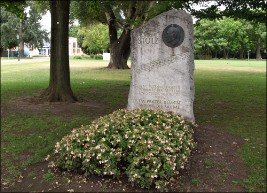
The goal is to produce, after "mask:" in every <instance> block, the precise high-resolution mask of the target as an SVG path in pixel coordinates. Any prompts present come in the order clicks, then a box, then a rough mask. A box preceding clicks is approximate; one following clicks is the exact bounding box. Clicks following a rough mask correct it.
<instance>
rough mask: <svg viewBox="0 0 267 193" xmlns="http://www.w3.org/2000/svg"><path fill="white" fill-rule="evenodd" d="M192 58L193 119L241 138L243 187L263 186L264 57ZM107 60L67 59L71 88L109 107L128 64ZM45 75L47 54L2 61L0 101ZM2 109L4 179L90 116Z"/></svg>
mask: <svg viewBox="0 0 267 193" xmlns="http://www.w3.org/2000/svg"><path fill="white" fill-rule="evenodd" d="M195 64H196V69H195V88H196V96H195V103H194V113H195V118H196V123H197V124H198V125H208V126H213V127H216V128H220V129H222V130H225V131H227V132H230V133H231V134H234V135H237V136H240V137H242V138H243V139H245V140H246V143H245V144H244V145H243V146H242V148H241V149H240V152H239V154H240V157H242V159H244V161H245V163H246V165H247V169H248V172H249V176H248V177H247V178H246V179H244V180H243V182H241V183H242V184H243V185H244V186H245V187H246V189H247V191H265V189H266V66H265V65H266V61H263V60H262V61H255V60H250V61H246V60H243V61H241V60H196V61H195ZM106 66H107V62H106V61H101V60H75V59H71V60H70V68H71V84H72V88H73V91H74V93H75V94H77V95H78V96H84V97H88V98H90V99H92V100H95V101H97V102H99V103H101V104H103V105H105V106H107V107H108V109H109V110H107V113H109V111H111V110H114V109H116V108H118V106H121V104H124V106H126V104H127V97H125V95H122V94H121V92H120V89H121V88H125V87H129V85H130V70H108V69H105V68H104V67H106ZM48 81H49V61H48V60H40V61H38V60H27V61H21V62H17V61H16V62H10V61H9V62H1V105H2V106H5V105H8V104H11V103H12V101H14V100H15V99H16V98H17V97H22V96H35V95H38V94H39V93H40V92H41V91H42V90H44V89H45V88H46V87H47V86H48ZM1 114H2V110H1ZM3 114H4V116H2V118H1V119H2V120H1V164H2V168H5V169H7V171H8V172H7V173H6V174H5V175H4V176H3V175H1V183H2V184H3V183H5V184H12V183H14V182H15V179H17V178H18V177H19V176H20V175H21V172H22V170H23V169H24V168H25V167H26V166H28V165H31V164H33V163H37V162H40V161H42V160H43V159H44V157H45V156H46V155H47V154H49V153H51V152H52V149H53V147H54V144H55V143H56V142H57V141H59V140H60V139H61V138H62V137H63V136H64V135H66V134H68V133H69V132H70V130H71V129H72V128H74V127H79V126H80V125H82V124H89V123H90V122H91V121H92V120H93V118H92V117H90V116H88V115H87V114H86V113H84V112H80V113H77V114H75V115H72V117H71V119H70V118H69V117H65V116H61V115H57V116H55V115H50V114H46V113H44V114H34V113H32V112H4V113H3ZM1 171H2V170H1ZM200 180H201V179H200ZM229 191H231V190H229Z"/></svg>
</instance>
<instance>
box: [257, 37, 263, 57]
mask: <svg viewBox="0 0 267 193" xmlns="http://www.w3.org/2000/svg"><path fill="white" fill-rule="evenodd" d="M256 59H262V58H261V38H260V37H258V39H257V42H256Z"/></svg>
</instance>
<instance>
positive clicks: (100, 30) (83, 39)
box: [78, 24, 109, 54]
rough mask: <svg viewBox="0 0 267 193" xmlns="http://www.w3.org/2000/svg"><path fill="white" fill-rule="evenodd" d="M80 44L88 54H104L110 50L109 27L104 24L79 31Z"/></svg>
mask: <svg viewBox="0 0 267 193" xmlns="http://www.w3.org/2000/svg"><path fill="white" fill-rule="evenodd" d="M78 40H79V41H78V43H79V45H80V44H81V43H82V44H81V45H80V46H81V48H82V50H83V52H84V53H86V54H91V53H93V54H97V53H102V52H103V50H109V35H108V27H107V26H105V25H103V24H97V25H91V26H89V27H88V28H86V27H83V28H81V29H80V30H79V31H78Z"/></svg>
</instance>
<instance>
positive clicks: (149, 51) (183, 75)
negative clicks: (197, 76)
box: [127, 9, 195, 122]
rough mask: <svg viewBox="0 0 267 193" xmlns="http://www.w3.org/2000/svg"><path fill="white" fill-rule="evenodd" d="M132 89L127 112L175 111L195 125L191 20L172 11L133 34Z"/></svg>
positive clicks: (149, 22)
mask: <svg viewBox="0 0 267 193" xmlns="http://www.w3.org/2000/svg"><path fill="white" fill-rule="evenodd" d="M131 59H132V64H131V86H130V92H129V96H128V106H127V109H129V110H133V109H138V108H140V109H154V110H163V111H173V112H174V113H175V114H177V115H181V116H183V117H184V118H185V119H187V120H189V121H191V122H194V121H195V118H194V113H193V101H194V92H195V87H194V39H193V21H192V17H191V16H190V15H189V14H188V13H186V12H185V11H182V10H176V9H172V10H170V11H167V12H164V13H162V14H160V15H158V16H156V17H155V18H153V19H151V20H149V21H148V22H147V23H146V24H144V25H143V26H141V27H139V28H136V29H134V30H133V31H132V34H131Z"/></svg>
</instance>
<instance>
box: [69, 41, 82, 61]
mask: <svg viewBox="0 0 267 193" xmlns="http://www.w3.org/2000/svg"><path fill="white" fill-rule="evenodd" d="M82 54H83V52H82V49H81V48H80V47H79V45H78V42H77V38H74V37H69V55H70V56H74V55H82Z"/></svg>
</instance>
